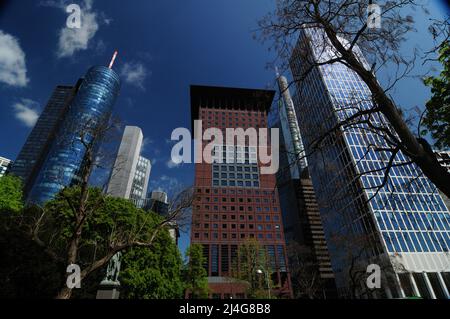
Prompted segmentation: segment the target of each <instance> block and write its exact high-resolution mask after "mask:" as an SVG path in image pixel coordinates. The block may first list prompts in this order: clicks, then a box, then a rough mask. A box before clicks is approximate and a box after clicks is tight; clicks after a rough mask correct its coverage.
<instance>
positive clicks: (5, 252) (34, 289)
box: [0, 187, 182, 298]
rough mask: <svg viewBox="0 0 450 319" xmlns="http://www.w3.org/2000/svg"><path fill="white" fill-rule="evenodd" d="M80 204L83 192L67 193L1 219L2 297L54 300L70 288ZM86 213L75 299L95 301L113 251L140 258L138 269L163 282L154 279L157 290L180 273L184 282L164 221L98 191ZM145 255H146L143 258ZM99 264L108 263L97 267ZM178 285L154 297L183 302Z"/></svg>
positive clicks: (94, 190) (90, 195)
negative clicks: (72, 247)
mask: <svg viewBox="0 0 450 319" xmlns="http://www.w3.org/2000/svg"><path fill="white" fill-rule="evenodd" d="M79 200H80V188H79V187H71V188H66V189H64V190H63V191H61V192H60V193H59V194H58V195H57V196H56V197H55V199H54V200H52V201H49V202H47V203H46V205H45V206H44V207H36V206H33V207H28V208H26V209H23V210H22V212H21V213H10V214H3V215H2V216H0V217H1V223H0V232H1V236H0V282H2V285H0V296H17V297H33V296H41V297H55V296H56V295H57V293H58V290H59V289H61V287H65V274H66V273H65V271H66V266H67V263H66V256H67V251H68V242H70V240H71V239H72V236H73V234H74V233H75V231H76V225H77V224H79V221H77V220H76V217H75V216H76V215H75V211H76V208H75V207H77V202H78V201H79ZM15 207H20V206H15ZM85 209H86V211H87V212H88V213H87V214H86V221H85V222H84V223H83V227H82V228H81V233H82V236H81V237H80V241H79V243H78V247H79V249H78V250H77V255H76V262H75V263H76V264H78V265H79V266H80V268H81V270H82V274H81V276H82V281H81V286H82V289H81V290H76V292H75V295H74V297H77V298H92V297H93V296H95V291H96V289H97V288H98V283H99V279H100V278H101V277H102V276H104V273H105V272H104V271H105V268H106V265H107V262H108V260H109V258H108V257H110V256H112V254H114V253H115V250H113V251H112V250H111V247H119V248H120V247H124V248H123V250H122V249H121V250H122V251H127V250H130V254H135V255H136V256H141V257H142V258H141V259H140V260H138V261H136V263H138V262H144V263H146V265H145V268H142V269H144V271H145V272H146V273H152V272H153V274H155V273H157V272H159V276H160V278H150V279H151V280H153V281H150V283H149V285H153V287H156V286H157V285H159V284H161V283H162V282H163V279H164V278H170V277H172V278H176V277H175V274H176V273H178V276H180V273H181V271H180V267H181V261H180V257H179V256H178V255H177V252H176V247H175V246H174V244H173V243H171V240H170V238H168V234H167V231H166V230H165V229H164V228H162V229H160V230H158V227H159V226H160V225H161V221H162V218H161V217H159V216H157V215H156V214H154V213H151V212H145V211H144V210H141V209H138V208H136V207H135V206H134V205H133V204H132V203H131V202H130V201H128V200H124V199H120V198H114V197H109V196H106V195H104V194H103V193H102V192H101V190H100V189H97V188H89V191H88V197H87V199H86V205H85ZM156 230H158V231H156ZM130 243H132V245H130ZM153 243H154V244H155V245H156V246H155V247H153ZM138 248H139V249H142V250H140V251H139V250H137V249H138ZM131 249H136V250H131ZM144 249H146V250H147V251H146V252H143V251H144ZM151 249H153V250H151ZM125 256H126V260H130V257H129V256H127V255H126V254H125ZM131 256H132V255H131ZM158 256H159V257H158ZM144 257H145V258H144ZM157 258H159V261H157V260H156V259H157ZM99 260H100V261H103V260H104V262H101V263H97V261H99ZM95 265H98V267H94V266H95ZM125 265H127V263H125ZM128 265H130V267H131V269H130V271H127V270H124V271H125V273H124V274H125V275H128V278H130V279H129V280H131V279H133V276H132V273H133V270H136V271H137V268H136V267H137V266H136V265H135V264H133V263H131V262H128ZM133 267H135V268H133ZM156 268H158V269H157V270H155V269H156ZM159 268H161V269H159ZM124 282H127V281H126V280H124ZM130 282H131V281H130ZM179 282H180V279H179V280H178V282H174V283H170V284H167V283H166V284H165V285H166V286H164V287H160V288H159V290H158V291H156V292H154V295H153V296H152V297H154V296H156V295H159V296H161V298H163V297H167V298H168V297H172V298H174V297H176V296H179V295H180V291H181V290H182V287H181V288H180V283H179ZM131 283H132V282H131ZM132 284H133V283H132ZM127 287H128V293H129V295H132V294H133V292H132V289H133V288H135V289H138V288H141V287H139V286H138V285H136V286H133V285H131V284H130V285H129V286H127ZM149 289H150V288H149ZM172 289H173V291H171V290H172ZM140 293H141V292H140V291H139V292H137V293H134V295H135V296H138V295H139V294H140ZM148 295H149V296H150V293H148ZM144 297H145V296H144Z"/></svg>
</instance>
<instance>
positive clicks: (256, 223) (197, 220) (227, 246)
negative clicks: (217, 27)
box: [190, 86, 292, 298]
mask: <svg viewBox="0 0 450 319" xmlns="http://www.w3.org/2000/svg"><path fill="white" fill-rule="evenodd" d="M190 93H191V115H192V125H194V120H202V136H203V132H204V131H205V130H206V129H208V128H213V127H215V128H218V129H219V130H221V131H222V133H223V137H224V142H223V144H222V145H217V148H216V149H215V152H214V151H213V152H212V154H213V155H214V156H215V158H216V159H218V157H217V156H218V155H220V154H223V161H222V162H218V161H216V162H213V163H212V164H208V163H205V162H204V161H203V162H202V163H197V164H195V192H196V197H195V202H194V207H193V216H192V227H191V243H197V244H202V245H203V253H204V256H205V257H206V260H207V262H206V265H205V268H206V269H207V271H208V276H209V283H210V285H209V286H210V289H211V290H212V291H213V293H212V297H214V298H229V297H233V298H239V297H244V296H245V287H246V285H243V284H242V282H241V283H236V284H232V282H231V280H232V279H231V278H230V277H232V265H235V264H236V262H237V258H238V252H239V245H240V244H242V243H244V242H246V241H247V240H252V239H253V240H255V239H256V240H257V241H258V243H259V245H260V246H261V247H262V248H263V249H264V251H265V254H266V260H267V261H268V265H269V267H267V268H268V269H267V271H265V270H264V269H263V271H265V272H264V273H265V274H266V275H269V276H271V278H272V280H271V284H272V285H273V286H272V287H271V288H273V289H271V290H273V291H272V293H273V294H277V295H278V296H280V297H291V296H292V292H291V283H290V277H289V272H288V266H287V259H286V247H285V239H284V233H283V224H282V218H281V210H280V204H279V199H278V192H277V189H276V178H275V175H273V174H261V162H260V160H259V156H258V155H257V153H258V147H257V145H249V140H246V144H245V147H244V146H239V145H236V143H237V142H236V141H235V142H234V143H235V144H234V145H232V144H233V143H228V144H227V143H226V141H225V137H226V128H242V129H244V130H247V129H248V128H255V129H256V130H257V131H258V129H259V128H267V115H268V112H269V110H270V107H271V104H272V100H273V97H274V94H275V92H274V91H266V90H251V89H236V88H220V87H205V86H191V92H190ZM192 127H194V126H192ZM258 137H259V136H258ZM258 140H259V139H258ZM209 143H210V141H203V143H202V145H203V148H202V149H204V147H205V146H206V145H207V144H209ZM268 143H270V138H269V141H268ZM228 155H229V156H231V155H233V156H234V159H235V161H233V162H232V163H230V162H229V160H228V158H227V157H226V156H228ZM225 159H227V160H226V161H225ZM268 165H270V164H268ZM257 268H258V269H259V268H260V266H259V265H258V266H257ZM259 273H262V272H261V271H259ZM262 280H264V277H263V278H262ZM265 282H266V281H265ZM275 287H276V288H275Z"/></svg>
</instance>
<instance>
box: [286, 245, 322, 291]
mask: <svg viewBox="0 0 450 319" xmlns="http://www.w3.org/2000/svg"><path fill="white" fill-rule="evenodd" d="M286 250H287V255H288V259H289V269H290V271H291V279H292V286H293V288H294V293H295V297H296V298H307V299H322V298H324V296H325V295H326V293H325V289H326V288H325V283H324V281H323V280H322V278H321V276H320V271H319V266H320V263H319V262H318V260H317V259H316V257H315V255H314V252H313V251H312V248H311V247H309V246H307V245H301V244H299V243H296V242H291V243H289V244H288V245H287V246H286Z"/></svg>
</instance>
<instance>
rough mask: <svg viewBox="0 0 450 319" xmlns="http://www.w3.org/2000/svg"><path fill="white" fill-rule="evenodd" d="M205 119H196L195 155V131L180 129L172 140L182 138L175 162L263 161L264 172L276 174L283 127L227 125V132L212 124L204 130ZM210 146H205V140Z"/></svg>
mask: <svg viewBox="0 0 450 319" xmlns="http://www.w3.org/2000/svg"><path fill="white" fill-rule="evenodd" d="M202 132H203V126H202V121H201V120H196V121H194V155H193V156H192V143H191V141H192V138H191V132H190V131H189V130H188V129H187V128H182V127H179V128H176V129H175V130H173V132H172V136H171V140H172V141H178V143H177V144H175V145H174V146H173V148H172V152H171V159H172V162H173V163H174V164H181V163H207V164H213V163H218V164H223V163H226V164H233V163H241V164H243V163H250V164H252V163H259V164H261V165H260V173H261V174H262V175H264V174H275V173H276V172H277V171H278V168H279V149H280V146H279V129H278V128H272V129H270V143H269V129H268V128H259V129H258V130H257V129H256V128H253V127H250V128H247V129H246V130H244V129H243V128H226V129H225V139H224V136H223V131H222V130H221V129H219V128H216V127H210V128H208V129H206V130H205V131H204V132H203V133H202ZM204 142H205V143H206V145H204V144H205V143H204Z"/></svg>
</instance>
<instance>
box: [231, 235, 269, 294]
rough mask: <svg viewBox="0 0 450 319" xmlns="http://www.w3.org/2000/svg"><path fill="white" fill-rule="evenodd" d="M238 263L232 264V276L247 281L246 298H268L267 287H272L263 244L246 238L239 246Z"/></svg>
mask: <svg viewBox="0 0 450 319" xmlns="http://www.w3.org/2000/svg"><path fill="white" fill-rule="evenodd" d="M238 256H239V263H238V264H234V265H232V277H234V278H237V279H239V280H242V281H245V282H248V283H249V286H248V289H247V296H248V298H255V299H259V298H268V287H271V288H274V285H273V282H272V280H271V276H270V274H271V271H270V270H271V268H270V265H269V261H268V258H267V256H266V252H265V249H264V247H263V246H261V245H260V244H259V242H258V241H257V240H256V239H248V240H246V241H245V242H244V243H243V244H241V245H240V246H239V250H238Z"/></svg>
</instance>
